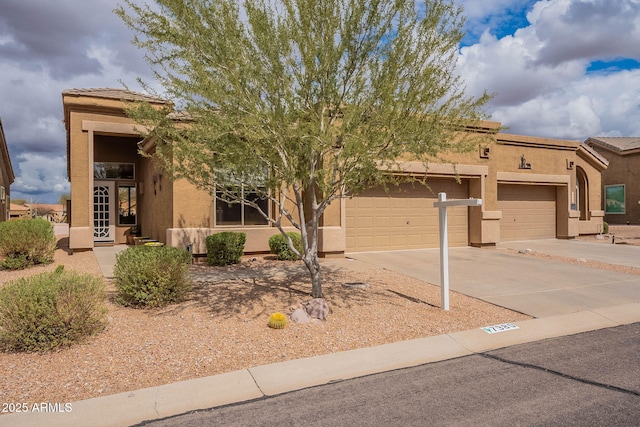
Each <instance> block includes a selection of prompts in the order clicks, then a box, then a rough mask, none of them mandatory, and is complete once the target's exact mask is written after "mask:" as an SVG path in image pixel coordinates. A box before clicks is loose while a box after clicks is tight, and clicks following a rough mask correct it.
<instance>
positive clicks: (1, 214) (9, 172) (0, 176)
mask: <svg viewBox="0 0 640 427" xmlns="http://www.w3.org/2000/svg"><path fill="white" fill-rule="evenodd" d="M15 179H16V177H15V175H14V174H13V168H12V167H11V157H9V149H8V147H7V140H6V138H5V136H4V128H3V127H2V120H1V119H0V221H7V220H8V219H9V200H10V199H11V197H10V196H11V190H10V188H11V184H13V181H15Z"/></svg>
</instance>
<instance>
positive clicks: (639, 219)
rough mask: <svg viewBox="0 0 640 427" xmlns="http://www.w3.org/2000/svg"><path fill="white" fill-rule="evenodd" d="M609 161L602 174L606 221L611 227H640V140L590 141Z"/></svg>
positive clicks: (627, 138) (601, 139)
mask: <svg viewBox="0 0 640 427" xmlns="http://www.w3.org/2000/svg"><path fill="white" fill-rule="evenodd" d="M585 144H587V145H589V146H591V147H593V149H595V150H596V151H597V152H598V153H600V154H601V155H602V156H604V157H605V158H606V159H607V160H608V161H609V167H608V169H607V170H605V171H603V172H602V185H603V186H604V189H603V204H604V209H605V221H606V222H608V223H609V224H640V137H637V136H636V137H601V136H596V137H592V138H587V140H586V141H585Z"/></svg>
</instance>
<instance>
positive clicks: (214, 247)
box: [205, 231, 247, 265]
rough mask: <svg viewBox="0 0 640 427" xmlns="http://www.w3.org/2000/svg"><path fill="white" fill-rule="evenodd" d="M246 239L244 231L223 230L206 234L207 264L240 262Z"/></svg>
mask: <svg viewBox="0 0 640 427" xmlns="http://www.w3.org/2000/svg"><path fill="white" fill-rule="evenodd" d="M246 241H247V235H246V234H245V233H236V232H233V231H224V232H222V233H216V234H212V235H210V236H207V238H206V240H205V242H206V244H207V264H209V265H230V264H237V263H239V262H240V257H241V256H242V254H243V253H244V244H245V242H246Z"/></svg>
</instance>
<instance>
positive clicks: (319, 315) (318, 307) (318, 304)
mask: <svg viewBox="0 0 640 427" xmlns="http://www.w3.org/2000/svg"><path fill="white" fill-rule="evenodd" d="M304 308H305V310H307V313H308V314H309V316H311V317H313V318H316V319H320V320H325V319H326V318H327V315H328V314H329V305H328V304H327V302H326V301H325V300H324V298H314V299H312V300H311V301H309V302H308V303H306V304H305V306H304Z"/></svg>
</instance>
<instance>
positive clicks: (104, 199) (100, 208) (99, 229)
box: [93, 181, 115, 242]
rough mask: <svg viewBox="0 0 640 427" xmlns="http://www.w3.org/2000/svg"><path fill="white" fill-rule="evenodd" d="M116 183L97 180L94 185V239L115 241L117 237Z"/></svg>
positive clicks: (97, 240) (96, 240)
mask: <svg viewBox="0 0 640 427" xmlns="http://www.w3.org/2000/svg"><path fill="white" fill-rule="evenodd" d="M113 196H114V183H113V182H107V181H95V182H94V186H93V240H94V241H95V242H113V241H114V237H115V215H114V204H115V200H114V197H113Z"/></svg>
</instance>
